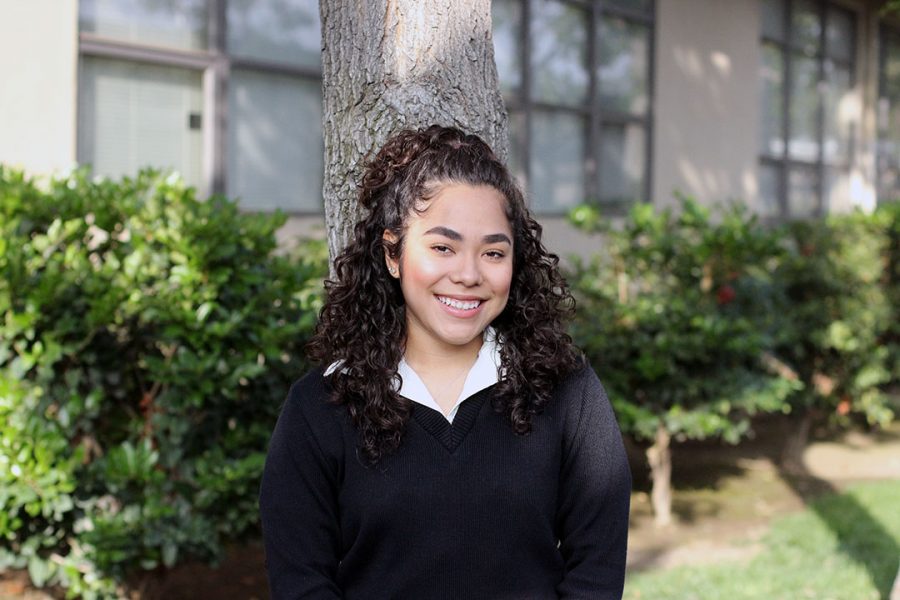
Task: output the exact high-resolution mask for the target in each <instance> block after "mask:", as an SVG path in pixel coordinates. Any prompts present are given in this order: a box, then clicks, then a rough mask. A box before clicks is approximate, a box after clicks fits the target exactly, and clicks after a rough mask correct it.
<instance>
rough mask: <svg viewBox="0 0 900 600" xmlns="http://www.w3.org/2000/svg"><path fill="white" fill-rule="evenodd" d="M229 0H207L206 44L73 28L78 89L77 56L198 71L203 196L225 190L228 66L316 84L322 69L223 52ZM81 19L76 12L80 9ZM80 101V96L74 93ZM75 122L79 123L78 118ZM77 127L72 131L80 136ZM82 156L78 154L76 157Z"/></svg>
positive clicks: (301, 212)
mask: <svg viewBox="0 0 900 600" xmlns="http://www.w3.org/2000/svg"><path fill="white" fill-rule="evenodd" d="M227 2H228V0H207V19H206V29H207V37H208V40H207V41H208V43H207V49H205V50H191V49H179V48H172V47H163V46H155V45H152V44H147V43H143V42H131V41H125V40H120V39H114V38H109V37H105V36H102V35H97V34H94V33H91V32H85V31H81V30H80V25H79V31H78V59H79V61H78V70H77V81H78V86H79V89H80V86H81V81H82V79H81V77H82V65H81V58H82V57H95V58H110V59H117V60H124V61H128V62H132V63H140V64H151V65H158V66H163V67H177V68H183V69H189V70H193V71H200V72H201V74H202V89H201V94H202V97H203V132H202V135H203V146H202V153H203V155H202V157H201V161H202V165H203V166H202V175H203V182H202V185H201V186H200V189H199V190H198V192H199V194H200V195H201V196H203V197H205V196H210V195H216V194H228V193H229V190H228V181H227V173H226V168H227V167H226V165H227V163H228V125H229V123H228V88H229V81H230V78H231V71H232V70H233V69H238V70H247V71H252V72H254V73H263V74H270V75H282V76H288V77H293V78H297V79H303V80H307V81H314V82H316V83H318V85H319V87H320V88H321V85H322V71H321V68H319V69H315V68H312V67H306V66H301V65H292V64H289V63H283V62H277V61H272V60H264V59H258V58H250V57H245V56H240V55H236V54H230V53H229V52H228V42H227V32H228V29H227V28H228V6H227ZM79 22H80V15H79ZM77 102H80V97H79V98H78V99H77ZM79 126H80V124H79ZM80 135H81V132H80V131H77V132H76V138H78V139H80ZM83 158H84V157H82V156H77V157H76V159H77V160H78V162H79V163H81V162H83ZM279 210H281V212H283V213H285V214H287V215H290V216H297V217H307V216H321V215H322V214H323V210H324V209H323V208H318V209H314V210H313V209H308V208H301V209H287V208H280V209H279Z"/></svg>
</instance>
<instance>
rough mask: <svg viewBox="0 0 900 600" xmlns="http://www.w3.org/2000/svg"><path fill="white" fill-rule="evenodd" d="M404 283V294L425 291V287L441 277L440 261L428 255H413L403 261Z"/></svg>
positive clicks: (402, 285)
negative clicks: (431, 258)
mask: <svg viewBox="0 0 900 600" xmlns="http://www.w3.org/2000/svg"><path fill="white" fill-rule="evenodd" d="M401 267H402V271H401V273H402V284H401V287H402V288H403V291H404V294H406V293H408V292H413V293H415V292H419V291H423V290H424V288H426V287H428V286H430V285H432V284H434V283H435V282H437V281H438V280H440V279H441V276H442V271H441V268H440V263H439V262H438V261H436V260H430V259H428V258H427V257H421V256H411V257H409V258H408V259H405V260H403V261H402V265H401Z"/></svg>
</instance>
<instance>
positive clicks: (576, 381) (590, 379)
mask: <svg viewBox="0 0 900 600" xmlns="http://www.w3.org/2000/svg"><path fill="white" fill-rule="evenodd" d="M598 385H599V386H600V387H601V388H602V387H603V386H602V384H600V378H599V377H598V376H597V372H596V371H595V370H594V367H593V366H591V363H590V361H589V360H588V359H587V357H585V356H584V355H579V357H578V358H577V359H576V363H575V366H574V367H573V368H572V369H571V370H570V371H569V372H568V373H566V374H565V375H563V376H562V377H561V378H560V380H559V383H557V385H556V393H557V395H560V394H562V395H565V396H571V395H573V394H574V395H575V396H578V397H580V396H581V395H582V393H583V392H584V390H585V389H586V388H589V387H596V386H598Z"/></svg>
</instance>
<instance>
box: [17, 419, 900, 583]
mask: <svg viewBox="0 0 900 600" xmlns="http://www.w3.org/2000/svg"><path fill="white" fill-rule="evenodd" d="M755 429H756V431H757V432H758V434H757V435H756V437H755V438H753V439H749V440H745V441H744V442H743V443H741V444H740V445H738V446H729V445H727V444H719V443H712V442H705V443H697V442H685V443H676V444H674V445H673V464H674V470H673V477H672V478H673V484H674V502H673V510H674V517H675V518H674V523H673V524H672V525H670V526H668V527H665V528H658V527H655V526H654V525H653V518H652V514H651V510H650V500H649V495H648V492H649V474H648V473H647V467H646V461H645V460H644V457H643V453H642V449H641V448H639V447H637V446H632V447H629V454H630V457H631V460H632V470H633V472H634V475H635V490H636V491H635V493H634V495H633V497H632V518H631V531H630V537H629V552H628V568H629V571H630V572H637V571H641V570H646V569H660V568H668V567H672V566H676V565H683V564H708V563H712V562H716V561H722V560H730V559H742V558H743V559H746V558H749V557H751V556H752V555H753V554H754V553H755V552H757V551H758V550H759V549H760V548H761V541H760V540H761V537H762V535H763V534H764V533H765V531H766V530H767V527H768V524H769V523H770V522H771V520H772V518H773V517H777V516H780V515H785V514H789V513H791V512H796V511H799V510H802V509H803V507H804V505H805V504H806V503H807V502H808V501H809V500H811V499H812V498H814V497H816V496H818V495H820V494H823V493H828V492H833V491H839V490H841V489H843V488H845V487H846V486H847V485H850V484H852V483H855V482H858V481H866V480H881V479H900V423H895V424H894V425H893V426H891V427H890V428H888V429H887V430H882V431H877V432H868V431H864V430H861V429H856V430H852V431H850V432H846V433H842V434H840V435H834V434H830V433H829V432H828V431H826V430H821V429H820V430H818V431H814V436H813V441H812V442H811V443H810V445H809V446H808V448H807V450H806V452H805V453H804V461H803V469H802V470H801V471H798V472H792V473H788V472H785V471H784V470H783V469H780V468H779V466H778V465H779V460H778V459H779V456H780V449H781V447H782V444H783V440H784V436H785V433H786V431H787V428H786V423H785V421H784V420H783V419H777V418H768V419H766V420H765V421H761V422H759V423H758V424H757V427H756V428H755ZM264 573H265V572H264V565H263V554H262V548H261V546H260V544H259V543H258V542H254V543H250V544H247V545H243V546H240V547H235V548H232V549H231V550H230V551H229V553H228V558H227V560H226V561H225V563H224V564H223V565H221V566H220V567H219V568H215V569H214V568H211V567H208V566H205V565H200V564H188V565H182V566H179V567H178V568H176V569H174V570H172V571H170V572H169V573H166V574H165V575H161V576H154V577H150V578H145V580H144V585H143V586H142V587H143V593H142V594H136V596H139V597H140V598H141V600H155V599H157V598H165V599H166V600H182V599H183V600H197V599H205V598H216V599H218V600H253V599H256V600H264V599H266V598H268V593H267V591H266V582H265V574H264ZM12 598H16V599H19V598H24V599H26V600H48V599H50V598H52V596H49V595H47V594H45V593H43V592H40V591H36V590H32V589H30V588H29V587H28V585H27V576H26V575H25V574H24V573H7V574H5V575H0V600H7V599H12Z"/></svg>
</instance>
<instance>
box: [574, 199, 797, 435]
mask: <svg viewBox="0 0 900 600" xmlns="http://www.w3.org/2000/svg"><path fill="white" fill-rule="evenodd" d="M582 210H583V209H582ZM574 217H575V218H576V222H577V219H578V218H579V215H578V212H576V213H575V214H574ZM587 218H588V219H591V220H593V218H592V217H587ZM594 222H596V221H594ZM603 233H604V236H605V237H604V242H605V243H604V247H603V251H602V252H601V253H599V254H598V255H596V256H594V257H593V258H592V259H591V261H590V262H589V263H585V262H583V261H580V260H577V259H576V260H575V265H576V266H575V270H574V277H573V279H572V282H573V288H574V290H575V292H576V294H577V296H578V297H579V299H580V303H579V311H578V315H579V316H578V319H577V321H576V323H575V327H574V329H573V331H574V335H575V337H576V338H577V340H578V342H579V344H580V345H581V347H582V348H584V349H585V351H586V353H587V354H588V355H589V356H590V357H591V358H592V360H593V362H594V363H595V364H596V365H598V367H599V368H600V369H601V370H602V371H603V373H602V377H603V380H604V383H605V385H607V387H608V388H609V391H610V395H611V397H612V399H613V402H614V403H615V405H616V408H617V411H618V415H619V418H620V420H621V424H622V426H623V428H624V429H626V430H627V431H628V432H629V433H632V434H633V435H635V436H636V437H638V438H643V439H653V438H654V436H655V435H656V431H657V429H658V427H659V426H662V427H664V428H665V429H666V430H667V431H668V432H669V433H670V434H671V435H673V436H676V437H677V438H679V439H703V438H707V437H714V436H721V437H723V438H724V439H726V440H728V441H730V442H737V441H738V440H739V439H740V437H741V435H742V434H744V433H745V432H746V431H747V430H748V426H749V422H748V419H747V417H748V415H751V414H753V413H755V412H757V411H759V410H774V409H779V408H780V407H781V406H782V402H783V399H784V398H785V397H786V394H787V393H788V392H789V391H790V390H791V389H792V388H793V387H794V384H791V383H790V382H788V381H786V380H785V379H782V378H780V377H778V376H776V375H772V374H770V373H768V372H767V371H766V370H765V369H764V368H763V367H762V365H761V363H760V357H761V355H762V353H763V352H764V351H765V350H766V349H767V348H768V347H769V344H770V339H769V337H768V336H767V334H766V330H767V328H766V327H760V322H761V320H763V319H765V318H768V316H769V315H770V314H771V311H770V306H771V298H770V293H769V286H770V283H769V275H768V272H769V270H770V269H771V267H772V265H773V264H775V262H776V261H777V257H778V253H779V248H778V240H777V238H776V237H775V236H773V235H772V234H770V233H768V232H766V231H765V230H763V228H762V227H761V226H759V225H758V224H757V223H756V221H755V220H754V219H753V218H752V217H749V216H747V215H745V214H744V213H743V212H742V210H740V209H739V208H733V209H731V210H730V211H728V212H726V213H725V214H724V215H722V219H721V221H720V222H718V223H713V222H712V221H711V220H710V214H709V211H708V210H707V209H705V208H703V207H701V206H699V205H698V204H697V203H696V202H694V201H692V200H689V199H685V200H683V202H682V206H681V210H680V212H679V214H677V215H676V214H674V213H673V212H672V211H671V210H665V211H662V212H659V213H657V212H654V209H653V207H652V206H650V205H646V204H641V205H637V206H635V207H634V209H633V210H632V211H631V213H630V215H629V217H628V218H627V219H626V220H625V222H624V224H623V225H622V227H621V228H618V229H616V228H612V227H606V228H605V229H604V231H603Z"/></svg>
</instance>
